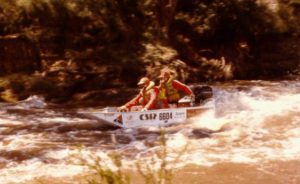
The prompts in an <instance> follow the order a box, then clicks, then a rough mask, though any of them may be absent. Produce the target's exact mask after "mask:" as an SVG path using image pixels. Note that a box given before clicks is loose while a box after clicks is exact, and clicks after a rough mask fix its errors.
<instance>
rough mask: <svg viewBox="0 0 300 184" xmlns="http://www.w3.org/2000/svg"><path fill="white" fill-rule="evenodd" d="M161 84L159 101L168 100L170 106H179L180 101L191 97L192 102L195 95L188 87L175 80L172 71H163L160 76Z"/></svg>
mask: <svg viewBox="0 0 300 184" xmlns="http://www.w3.org/2000/svg"><path fill="white" fill-rule="evenodd" d="M158 78H159V80H160V84H159V86H158V88H159V100H167V101H168V103H169V104H178V101H179V100H180V99H181V98H182V97H184V96H190V97H191V99H192V100H194V99H195V95H194V93H193V91H192V90H191V88H189V87H188V86H187V85H185V84H183V83H181V82H179V81H178V80H175V77H174V72H172V71H171V70H170V69H162V70H161V73H160V75H159V77H158Z"/></svg>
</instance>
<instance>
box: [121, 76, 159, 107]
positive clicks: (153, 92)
mask: <svg viewBox="0 0 300 184" xmlns="http://www.w3.org/2000/svg"><path fill="white" fill-rule="evenodd" d="M137 85H138V86H139V88H140V91H139V93H138V94H137V95H136V96H135V97H134V98H133V99H132V100H130V101H129V102H127V103H126V104H125V105H123V106H121V107H119V108H118V110H119V111H130V110H131V107H133V106H138V105H141V106H142V109H141V111H147V110H151V109H157V108H158V105H157V95H158V92H159V91H158V88H157V87H155V83H154V82H153V81H151V80H150V79H149V78H148V77H143V78H141V79H140V80H139V82H138V84H137Z"/></svg>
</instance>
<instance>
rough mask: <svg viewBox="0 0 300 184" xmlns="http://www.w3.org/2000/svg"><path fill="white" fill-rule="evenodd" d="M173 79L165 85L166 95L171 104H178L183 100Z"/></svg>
mask: <svg viewBox="0 0 300 184" xmlns="http://www.w3.org/2000/svg"><path fill="white" fill-rule="evenodd" d="M173 80H174V79H173V78H170V79H169V80H168V81H167V83H166V84H165V90H166V92H165V95H166V97H167V99H168V101H169V102H171V103H173V102H178V100H179V99H180V98H181V96H182V95H181V94H180V92H179V91H178V90H177V89H175V88H174V87H173Z"/></svg>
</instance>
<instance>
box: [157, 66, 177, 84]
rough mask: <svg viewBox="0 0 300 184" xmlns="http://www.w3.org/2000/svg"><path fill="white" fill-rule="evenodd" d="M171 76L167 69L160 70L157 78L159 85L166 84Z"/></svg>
mask: <svg viewBox="0 0 300 184" xmlns="http://www.w3.org/2000/svg"><path fill="white" fill-rule="evenodd" d="M172 74H173V73H172V71H171V70H170V69H168V68H166V69H162V70H161V71H160V75H159V76H158V78H159V80H160V83H166V82H167V81H168V80H169V79H170V77H171V75H172Z"/></svg>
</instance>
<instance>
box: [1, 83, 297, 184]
mask: <svg viewBox="0 0 300 184" xmlns="http://www.w3.org/2000/svg"><path fill="white" fill-rule="evenodd" d="M212 87H213V90H214V101H213V102H210V103H214V105H215V106H214V108H211V109H209V110H207V111H206V112H204V113H203V114H201V115H199V116H198V117H197V118H196V119H193V120H190V121H188V122H183V123H181V124H177V125H174V126H170V127H166V128H165V129H164V131H165V137H166V143H167V148H168V152H169V154H168V158H167V159H168V160H171V161H172V159H174V158H175V157H177V156H178V155H180V157H179V159H178V160H177V161H176V162H172V164H173V165H172V167H174V168H176V169H178V172H177V174H176V175H175V179H176V182H175V183H220V184H229V183H245V184H248V183H269V184H277V183H278V184H279V183H288V184H297V183H300V82H299V81H296V80H294V81H234V82H230V83H220V84H214V85H212ZM0 106H1V108H0V145H1V146H0V183H1V184H8V183H34V182H36V181H38V179H39V178H52V179H56V181H59V182H57V183H64V182H65V183H81V182H82V181H80V180H76V179H74V178H76V177H77V176H78V175H80V174H82V173H83V172H84V169H83V167H82V166H81V165H79V164H77V162H76V161H75V160H76V159H75V160H74V157H73V156H72V155H80V157H82V158H86V159H89V158H90V157H89V156H90V155H98V156H100V157H102V158H105V156H106V155H107V154H108V153H111V152H115V151H117V152H118V153H120V154H121V155H122V156H123V161H124V163H126V164H128V165H130V164H132V162H134V161H137V160H141V159H145V158H148V157H149V158H151V155H152V153H153V151H155V150H156V149H158V148H159V147H160V144H159V141H158V140H159V138H160V137H161V136H160V130H159V129H158V128H156V127H148V128H139V129H112V128H107V127H103V126H102V125H101V123H99V122H97V121H96V120H91V119H87V118H83V117H81V116H78V115H77V114H76V113H73V112H72V111H71V110H70V109H61V108H57V107H56V108H49V107H48V105H47V104H45V103H44V102H43V101H42V99H40V98H36V97H33V98H31V99H28V100H27V101H24V102H20V103H17V104H6V103H3V104H0ZM152 157H153V155H152ZM126 164H125V165H126ZM152 166H153V167H155V165H152ZM66 178H67V179H66Z"/></svg>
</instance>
